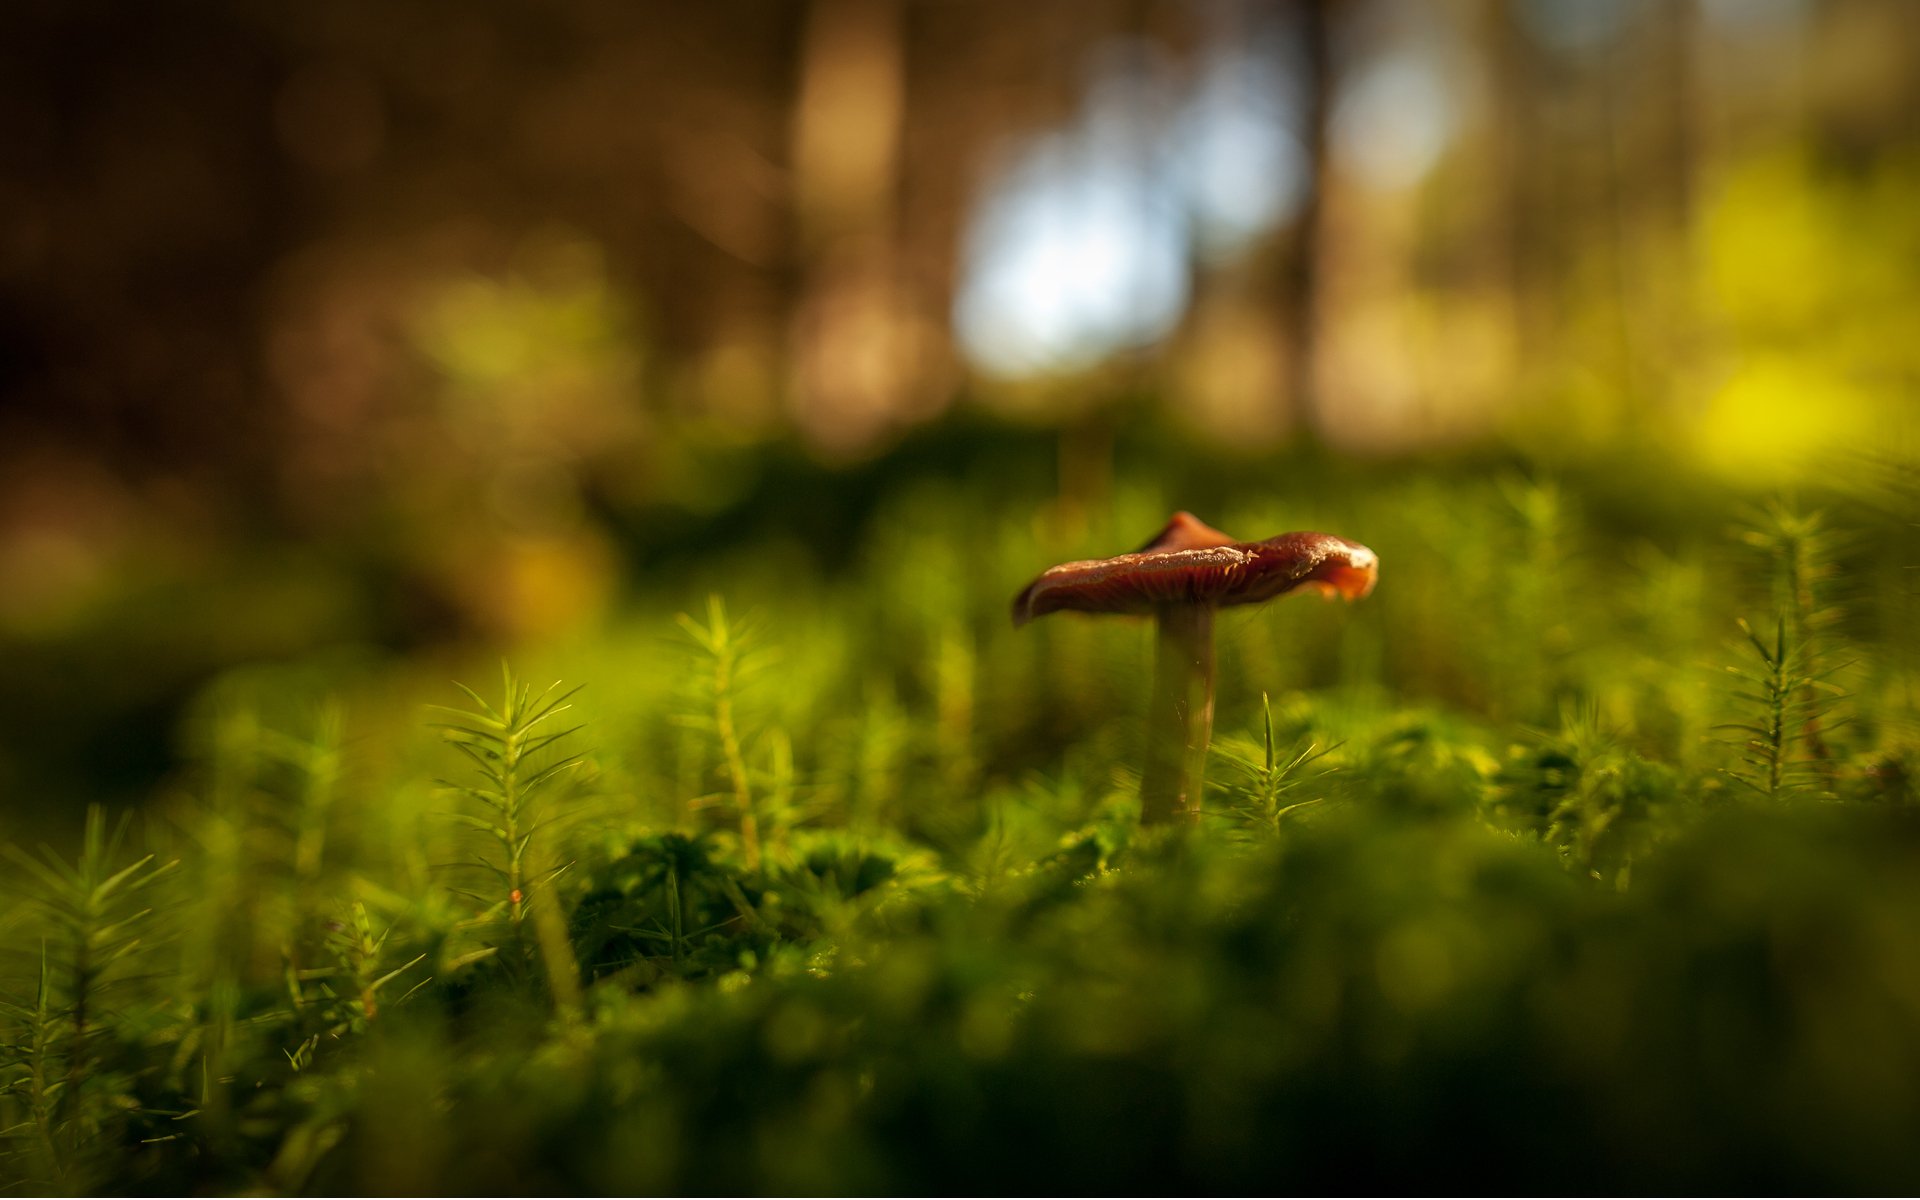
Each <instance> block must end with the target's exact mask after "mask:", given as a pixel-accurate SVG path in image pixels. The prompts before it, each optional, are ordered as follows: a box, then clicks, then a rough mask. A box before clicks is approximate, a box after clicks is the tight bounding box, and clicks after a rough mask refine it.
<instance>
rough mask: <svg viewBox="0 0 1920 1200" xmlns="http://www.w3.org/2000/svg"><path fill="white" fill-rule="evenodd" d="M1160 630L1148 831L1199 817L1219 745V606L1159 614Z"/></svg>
mask: <svg viewBox="0 0 1920 1200" xmlns="http://www.w3.org/2000/svg"><path fill="white" fill-rule="evenodd" d="M1154 628H1155V633H1156V635H1157V636H1156V637H1155V639H1154V658H1153V695H1152V697H1151V698H1150V699H1149V700H1148V702H1147V761H1146V769H1145V770H1144V771H1143V772H1142V774H1141V776H1140V823H1141V824H1142V825H1159V824H1162V823H1164V822H1168V821H1174V820H1185V821H1191V820H1194V819H1196V818H1198V817H1199V815H1200V797H1201V794H1202V791H1203V789H1204V787H1205V782H1206V773H1207V749H1208V746H1209V745H1210V744H1211V743H1212V741H1213V606H1212V605H1211V604H1174V605H1167V606H1164V607H1162V608H1161V609H1160V610H1159V611H1158V612H1157V613H1155V614H1154Z"/></svg>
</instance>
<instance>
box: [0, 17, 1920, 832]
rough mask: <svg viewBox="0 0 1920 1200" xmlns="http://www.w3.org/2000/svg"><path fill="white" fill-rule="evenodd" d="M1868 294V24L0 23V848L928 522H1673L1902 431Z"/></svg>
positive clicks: (1899, 344)
mask: <svg viewBox="0 0 1920 1200" xmlns="http://www.w3.org/2000/svg"><path fill="white" fill-rule="evenodd" d="M1917 266H1920V35H1917V30H1916V13H1915V10H1914V8H1913V7H1912V5H1910V4H1908V3H1906V2H1905V0H1446V2H1435V3H1413V2H1410V0H1295V2H1285V0H1049V2H1048V3H1043V4H1034V3H1012V2H1008V0H716V2H714V3H704V4H667V3H638V2H636V3H618V2H612V0H546V2H543V3H539V4H532V3H505V2H497V0H475V2H472V3H461V4H446V3H435V2H430V0H417V2H409V3H403V4H393V3H386V2H374V0H342V2H339V3H329V4H324V5H288V4H281V3H261V2H256V0H233V2H231V3H224V4H156V5H137V6H127V5H124V4H115V3H108V2H105V0H13V2H11V3H9V4H7V5H5V6H4V11H0V580H4V584H3V585H0V730H4V731H5V732H4V738H0V796H4V797H5V798H6V799H5V801H4V816H3V817H0V820H3V821H4V823H5V825H6V826H7V829H8V830H9V831H12V832H21V833H24V832H29V831H31V830H33V829H34V828H35V827H36V826H39V825H42V824H46V823H49V822H54V823H65V822H67V821H70V820H77V815H76V814H77V812H78V810H79V805H80V802H81V801H82V800H107V801H110V802H130V801H139V800H142V799H144V798H146V797H148V796H149V795H150V794H151V793H152V791H153V789H154V787H155V784H156V781H158V780H160V779H163V778H165V777H166V776H167V773H168V772H169V771H170V770H172V769H173V767H174V766H175V764H177V763H178V762H179V761H180V759H181V757H182V754H183V749H182V737H183V735H182V733H181V729H182V720H183V716H184V714H186V713H188V712H189V711H190V710H191V708H192V705H193V704H194V698H195V697H196V696H199V695H202V694H203V692H204V689H205V688H206V687H207V686H208V685H209V683H210V681H214V680H217V679H220V678H222V677H223V672H226V671H228V670H229V669H231V668H234V667H235V666H237V665H240V664H247V663H257V662H280V663H287V662H295V663H309V662H325V663H338V662H352V663H359V664H364V663H366V662H369V661H390V660H397V659H405V660H407V661H413V662H418V663H421V664H423V666H422V671H423V672H424V674H425V675H427V676H431V677H433V678H438V679H444V678H445V676H446V675H447V674H449V673H453V672H454V670H455V668H456V667H458V666H460V665H462V664H465V663H467V662H470V661H485V660H486V657H487V656H489V655H497V654H499V653H502V652H506V653H516V654H519V655H520V656H522V657H523V658H524V657H534V658H535V659H536V661H538V656H539V655H540V654H542V653H544V651H543V650H542V649H540V648H542V647H552V646H556V645H566V646H573V647H575V648H576V650H577V649H578V648H580V647H586V646H592V645H594V644H595V641H594V639H595V638H600V637H604V636H605V635H606V633H607V631H608V630H609V629H613V628H615V627H616V626H617V623H618V622H619V621H621V620H622V619H623V614H630V613H632V612H634V611H636V610H639V609H650V610H651V609H657V610H659V617H660V620H662V621H664V619H665V616H666V615H667V614H669V613H670V612H671V611H673V610H674V609H676V608H693V607H696V606H697V604H698V598H699V597H700V596H701V595H702V594H703V593H704V592H705V591H706V590H708V589H711V588H718V589H720V590H723V591H728V592H730V593H732V594H733V595H734V596H735V598H736V607H751V606H752V605H753V604H755V603H756V602H765V601H768V600H774V601H777V600H778V598H779V597H780V596H782V595H783V594H784V590H785V589H791V588H793V587H794V586H796V585H795V581H796V580H801V579H804V580H816V581H817V580H823V579H824V580H830V579H832V578H833V577H834V575H835V572H837V571H842V570H845V569H846V568H847V567H848V564H849V563H850V562H855V561H856V560H857V561H859V562H871V561H872V559H873V556H874V555H879V554H884V553H885V551H886V546H887V541H886V539H887V538H888V537H897V538H898V539H899V540H900V541H901V542H903V543H913V542H922V541H925V540H927V539H931V538H934V537H936V536H945V535H946V533H945V531H950V530H953V529H964V528H965V526H964V524H963V523H961V524H956V522H954V521H953V520H950V519H948V518H947V517H946V516H943V515H942V514H950V513H951V512H952V511H954V510H965V509H966V508H967V507H968V506H969V505H971V504H976V503H981V502H985V501H991V502H992V503H994V504H997V505H1001V506H1003V507H1005V508H1021V509H1025V510H1027V511H1031V512H1032V513H1033V514H1034V517H1033V519H1034V522H1035V523H1036V524H1035V525H1034V528H1036V529H1039V530H1040V531H1041V532H1040V533H1039V534H1036V535H1035V539H1034V540H1033V541H1032V542H1031V543H1029V544H1026V545H1025V546H1024V547H1023V549H1024V550H1025V551H1026V554H1025V556H1024V558H1023V560H1022V561H1014V562H1005V563H1002V562H991V563H988V564H986V565H985V566H984V567H982V565H981V563H980V559H981V558H982V556H983V555H984V554H985V553H986V550H984V549H982V548H981V547H980V546H979V545H976V546H974V547H973V548H972V549H971V550H966V549H965V548H962V549H961V550H956V551H954V552H953V555H950V556H949V558H950V559H951V561H952V562H953V563H958V564H959V566H957V567H955V568H954V569H955V570H956V571H960V572H961V573H963V574H965V575H966V576H967V578H969V579H971V580H979V579H981V578H982V572H983V571H984V573H985V578H986V580H987V582H988V583H990V584H992V585H993V586H995V587H998V586H999V585H1000V583H1001V582H1002V580H1001V578H1000V577H1001V576H1004V582H1005V583H1006V584H1007V585H1008V587H1009V590H1010V587H1011V586H1017V584H1018V582H1019V580H1020V579H1021V578H1022V577H1024V575H1026V574H1030V573H1031V572H1032V571H1033V570H1035V569H1037V568H1038V567H1039V566H1042V565H1045V562H1046V561H1048V560H1047V558H1046V555H1047V554H1048V553H1049V552H1050V551H1051V550H1054V549H1059V548H1067V547H1074V548H1079V547H1082V546H1084V545H1086V544H1087V543H1088V542H1089V541H1092V540H1097V539H1094V538H1093V537H1092V535H1090V534H1089V533H1088V530H1089V529H1092V530H1094V531H1096V532H1100V533H1102V534H1103V535H1110V536H1111V537H1112V538H1114V539H1118V540H1117V541H1115V542H1114V543H1113V544H1111V545H1108V546H1106V547H1105V548H1107V549H1120V548H1123V546H1124V545H1125V544H1130V543H1132V542H1134V541H1137V540H1138V539H1139V538H1140V537H1143V536H1144V535H1145V533H1146V532H1147V531H1148V530H1149V529H1150V528H1151V524H1146V525H1145V527H1144V528H1141V529H1139V530H1137V531H1136V530H1134V529H1133V528H1132V527H1131V526H1130V525H1129V526H1128V527H1126V528H1119V527H1118V525H1117V523H1116V524H1114V525H1113V526H1112V527H1111V528H1110V527H1109V524H1108V522H1110V521H1113V520H1114V518H1113V517H1112V514H1113V513H1114V512H1115V511H1116V508H1117V507H1119V508H1126V509H1127V512H1128V516H1129V519H1134V520H1135V521H1136V523H1146V522H1157V519H1158V515H1159V514H1158V511H1157V509H1156V507H1155V506H1161V507H1172V506H1174V505H1179V506H1184V507H1195V508H1203V507H1204V506H1205V504H1206V503H1207V502H1208V501H1209V500H1212V501H1216V502H1218V501H1221V500H1222V499H1223V498H1224V497H1226V496H1228V495H1233V496H1246V495H1250V494H1251V495H1258V494H1260V489H1261V488H1262V486H1263V481H1266V483H1267V484H1268V485H1270V487H1269V491H1270V492H1273V493H1275V494H1284V495H1288V496H1291V497H1293V501H1292V502H1291V503H1289V504H1276V505H1273V506H1272V507H1271V508H1270V509H1264V508H1263V509H1260V511H1261V513H1262V514H1263V516H1264V515H1267V514H1269V513H1270V515H1271V516H1272V518H1273V519H1274V520H1275V521H1276V522H1278V523H1280V524H1281V525H1282V526H1290V525H1291V524H1294V523H1300V522H1298V521H1296V520H1295V519H1294V517H1293V514H1295V513H1299V512H1301V510H1302V509H1303V508H1304V509H1308V510H1309V511H1311V509H1312V506H1311V505H1310V504H1306V503H1303V502H1302V501H1301V499H1300V496H1299V492H1300V489H1301V488H1302V487H1303V486H1308V485H1306V484H1303V483H1302V482H1301V481H1303V480H1306V481H1319V482H1318V483H1313V484H1312V485H1311V486H1324V487H1326V488H1332V489H1337V490H1341V491H1343V492H1345V493H1364V492H1367V491H1368V490H1370V489H1377V488H1378V487H1379V486H1380V482H1381V481H1382V480H1386V479H1403V478H1404V477H1405V473H1406V471H1407V469H1408V468H1409V465H1410V464H1411V465H1418V466H1419V467H1420V469H1422V470H1433V471H1441V472H1452V473H1453V476H1452V477H1454V478H1459V477H1466V478H1469V479H1483V478H1491V477H1493V476H1494V475H1495V474H1498V473H1499V472H1501V471H1507V470H1518V471H1519V472H1520V473H1521V474H1522V475H1523V476H1525V477H1526V478H1532V477H1534V476H1536V475H1538V474H1540V473H1542V472H1546V473H1551V474H1553V475H1555V476H1557V477H1562V478H1574V479H1580V480H1584V481H1585V483H1583V484H1581V485H1580V486H1582V487H1587V488H1590V489H1595V490H1596V494H1599V495H1603V496H1610V497H1612V498H1613V499H1612V500H1610V501H1607V502H1605V503H1603V504H1601V505H1600V506H1599V507H1601V508H1603V509H1604V508H1606V506H1607V504H1611V505H1612V506H1613V511H1615V512H1620V511H1626V512H1631V513H1636V514H1638V515H1639V519H1640V524H1642V525H1646V526H1651V527H1658V526H1659V524H1660V522H1661V521H1680V522H1682V523H1684V522H1685V521H1686V520H1689V519H1693V520H1696V522H1697V523H1698V524H1700V525H1701V526H1702V527H1709V526H1710V527H1711V531H1712V532H1714V533H1716V534H1717V533H1718V532H1720V530H1721V528H1722V527H1721V525H1719V524H1715V523H1716V522H1719V521H1720V519H1721V514H1722V511H1723V509H1725V508H1726V505H1724V504H1719V505H1718V506H1716V504H1718V502H1717V501H1716V502H1714V503H1709V502H1707V501H1704V500H1702V499H1700V497H1701V496H1703V495H1707V494H1711V495H1714V496H1720V495H1721V494H1722V492H1725V493H1726V494H1728V495H1732V496H1734V497H1736V498H1738V497H1740V496H1753V497H1757V496H1761V495H1766V494H1771V493H1773V492H1777V491H1779V490H1781V489H1788V490H1792V489H1797V488H1816V489H1817V488H1819V487H1823V486H1831V485H1833V484H1834V483H1835V482H1836V481H1840V482H1845V481H1846V480H1848V479H1851V478H1854V477H1857V476H1858V475H1859V474H1860V473H1861V472H1862V470H1863V468H1862V465H1861V464H1862V463H1863V462H1867V463H1879V462H1883V461H1887V460H1891V461H1895V462H1898V461H1903V460H1905V461H1910V458H1908V457H1906V456H1910V454H1911V451H1912V446H1913V442H1912V430H1913V420H1912V417H1911V413H1912V411H1913V410H1914V409H1915V407H1916V400H1917V399H1920V388H1917V386H1916V383H1917V381H1920V337H1916V336H1915V333H1916V331H1920V270H1916V267H1917ZM1143 481H1144V482H1143ZM1228 481H1231V482H1228ZM1129 487H1133V488H1135V492H1134V493H1129V491H1128V488H1129ZM1142 487H1144V488H1145V495H1146V496H1148V497H1151V499H1143V498H1140V494H1139V492H1140V489H1141V488H1142ZM1289 488H1291V489H1293V490H1292V491H1291V492H1289V491H1288V490H1287V489H1289ZM929 489H931V490H929ZM1716 489H1717V490H1716ZM1130 495H1131V496H1133V497H1134V501H1135V502H1133V503H1132V506H1131V507H1130V508H1128V507H1127V503H1128V497H1129V496H1130ZM1427 499H1428V502H1430V503H1432V504H1434V505H1436V506H1443V507H1444V506H1445V505H1447V504H1448V503H1449V502H1448V500H1447V499H1446V495H1445V492H1444V491H1443V490H1436V491H1433V492H1432V493H1430V494H1428V496H1427ZM1535 499H1536V500H1538V497H1535ZM1548 499H1549V502H1550V500H1551V496H1550V495H1549V497H1548ZM916 506H919V507H916ZM1549 506H1550V505H1549ZM1523 507H1524V504H1523ZM1242 511H1245V507H1244V506H1243V508H1242ZM1335 511H1336V512H1337V511H1338V508H1337V506H1336V509H1335ZM1650 512H1651V513H1652V515H1651V516H1649V515H1648V514H1649V513H1650ZM1703 513H1705V514H1708V515H1707V516H1705V517H1702V516H1701V514H1703ZM1202 515H1208V516H1214V517H1215V519H1219V518H1218V516H1217V510H1213V511H1203V513H1202ZM922 517H924V519H922ZM1089 522H1091V523H1092V524H1091V525H1089ZM1436 528H1438V527H1437V526H1436ZM876 530H877V531H878V532H876ZM936 531H940V532H936ZM1235 532H1239V533H1241V534H1242V536H1248V537H1253V536H1264V535H1266V534H1268V533H1271V532H1274V530H1270V529H1265V528H1259V529H1242V530H1236V531H1235ZM1341 532H1351V533H1354V534H1355V536H1365V531H1355V530H1342V531H1341ZM876 539H877V540H876ZM876 547H878V548H877V549H876ZM1091 548H1093V549H1099V548H1100V547H1099V546H1093V547H1091ZM940 561H943V562H945V561H948V560H947V559H943V560H940ZM1432 578H1433V579H1435V580H1436V581H1441V582H1444V581H1445V575H1444V572H1441V573H1438V574H1435V575H1434V576H1432ZM927 590H928V591H937V590H938V581H937V580H935V581H933V582H930V583H928V584H927ZM900 599H901V602H903V603H909V604H916V603H926V602H927V601H926V598H925V597H924V596H920V595H907V596H904V597H901V598H900ZM1412 611H1413V609H1412V608H1411V607H1409V608H1408V610H1407V612H1409V613H1411V612H1412ZM982 619H983V620H984V619H985V618H982ZM1409 619H1413V620H1418V619H1419V618H1417V617H1410V618H1409ZM1436 619H1437V618H1436ZM800 636H804V634H802V635H800ZM981 636H983V637H984V636H986V635H984V634H983V635H981ZM968 644H969V646H970V647H971V646H972V643H971V642H969V643H968ZM530 647H531V648H532V649H529V648H530ZM843 650H844V653H846V654H849V655H856V654H858V653H859V648H857V647H855V648H843ZM581 653H582V654H584V652H581ZM600 661H601V662H602V663H603V664H605V665H606V666H607V669H609V670H625V669H627V668H626V667H625V666H624V665H622V666H619V667H615V666H613V665H612V664H613V663H614V662H616V661H617V662H621V663H623V664H624V662H625V661H626V660H617V659H601V660H600ZM1416 666H1418V664H1416ZM327 669H329V670H331V669H332V668H327ZM1460 675H1461V672H1460V671H1459V670H1457V669H1455V668H1453V667H1450V666H1449V665H1448V664H1446V663H1440V664H1437V665H1432V666H1431V669H1430V670H1427V671H1425V673H1424V674H1422V673H1421V671H1419V670H1415V671H1413V672H1412V674H1411V675H1410V676H1409V677H1408V679H1409V681H1410V685H1411V686H1413V687H1414V688H1415V690H1416V691H1419V690H1425V691H1426V692H1428V693H1429V694H1433V695H1439V696H1442V697H1445V698H1453V699H1457V698H1459V696H1460V695H1462V694H1469V695H1470V694H1471V693H1472V692H1473V687H1472V685H1471V682H1470V681H1469V682H1461V680H1460V678H1459V677H1460ZM1449 681H1451V682H1449ZM320 690H324V689H320ZM1481 699H1482V700H1484V697H1482V698H1481ZM969 703H971V701H969ZM1482 706H1483V707H1484V705H1482ZM1522 715H1524V714H1522ZM1016 765H1017V764H1016Z"/></svg>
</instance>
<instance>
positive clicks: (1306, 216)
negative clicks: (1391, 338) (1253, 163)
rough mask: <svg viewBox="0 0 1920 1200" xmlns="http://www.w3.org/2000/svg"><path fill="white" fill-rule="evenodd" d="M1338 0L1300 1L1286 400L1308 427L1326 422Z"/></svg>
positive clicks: (1287, 289) (1287, 290)
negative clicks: (1324, 290)
mask: <svg viewBox="0 0 1920 1200" xmlns="http://www.w3.org/2000/svg"><path fill="white" fill-rule="evenodd" d="M1334 5H1335V0H1298V7H1299V13H1300V50H1301V54H1300V61H1301V64H1302V71H1301V75H1302V78H1301V81H1300V82H1301V87H1300V91H1301V100H1302V105H1301V121H1300V126H1301V130H1300V133H1301V143H1302V150H1303V151H1304V157H1305V159H1306V162H1307V165H1308V186H1307V198H1306V203H1305V204H1303V205H1302V206H1301V209H1300V216H1299V218H1298V223H1297V224H1296V226H1295V228H1294V240H1293V253H1292V255H1291V256H1290V258H1289V259H1288V263H1287V270H1286V275H1285V303H1286V313H1287V322H1288V329H1287V344H1288V351H1289V353H1288V359H1287V362H1288V369H1287V374H1288V388H1287V403H1288V404H1289V405H1291V406H1292V408H1293V410H1294V412H1295V413H1296V414H1298V416H1299V417H1300V418H1302V424H1303V426H1304V428H1306V429H1307V430H1308V431H1310V435H1311V431H1312V430H1314V429H1317V428H1318V427H1319V426H1321V425H1322V424H1323V421H1322V419H1321V417H1322V414H1321V413H1320V412H1319V411H1318V403H1319V399H1318V397H1319V390H1318V388H1317V386H1316V384H1317V370H1318V366H1317V363H1318V356H1317V355H1316V354H1315V349H1316V343H1317V340H1318V336H1319V326H1320V291H1321V288H1320V249H1321V247H1320V242H1321V237H1322V232H1323V227H1324V225H1325V212H1324V206H1325V203H1326V195H1327V186H1326V185H1327V126H1328V123H1329V122H1330V121H1331V119H1332V112H1333V46H1332V31H1331V25H1332V20H1331V18H1332V10H1333V8H1334Z"/></svg>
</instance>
